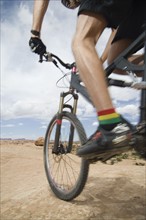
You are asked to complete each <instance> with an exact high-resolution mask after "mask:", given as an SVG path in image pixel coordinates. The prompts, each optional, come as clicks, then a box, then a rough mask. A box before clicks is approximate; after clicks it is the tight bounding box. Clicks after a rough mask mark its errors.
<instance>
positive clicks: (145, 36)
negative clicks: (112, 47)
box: [70, 31, 146, 133]
mask: <svg viewBox="0 0 146 220" xmlns="http://www.w3.org/2000/svg"><path fill="white" fill-rule="evenodd" d="M143 45H144V50H145V55H144V65H142V66H138V65H135V64H132V63H130V62H129V61H128V60H127V58H128V56H129V55H132V54H133V53H134V52H136V51H137V50H138V49H139V48H140V47H141V46H143ZM114 69H120V70H125V71H127V72H128V71H129V72H130V71H132V72H144V74H143V79H142V81H144V82H145V81H146V31H145V32H143V33H142V34H141V35H140V36H139V37H138V38H137V39H136V40H135V41H134V42H133V43H132V44H131V45H130V46H129V47H128V48H127V49H126V50H124V52H122V53H121V54H120V55H119V56H118V57H117V58H116V59H115V61H114V62H113V63H112V64H111V65H109V66H108V67H107V68H106V69H105V72H106V76H107V81H108V85H115V86H119V87H128V86H130V84H129V83H126V82H125V81H121V80H113V79H112V80H111V79H108V76H109V75H110V74H111V73H112V72H113V70H114ZM70 85H71V87H70V88H74V89H76V91H77V92H79V93H80V94H81V95H82V96H83V97H84V98H85V99H86V100H87V101H88V102H89V103H91V104H92V101H91V99H90V97H89V95H88V93H87V90H86V88H85V87H84V86H83V85H81V80H80V77H79V75H77V74H76V73H75V70H73V71H72V76H71V82H70ZM92 105H93V104H92ZM143 122H146V89H142V93H141V104H140V120H139V124H141V123H143ZM145 133H146V128H145Z"/></svg>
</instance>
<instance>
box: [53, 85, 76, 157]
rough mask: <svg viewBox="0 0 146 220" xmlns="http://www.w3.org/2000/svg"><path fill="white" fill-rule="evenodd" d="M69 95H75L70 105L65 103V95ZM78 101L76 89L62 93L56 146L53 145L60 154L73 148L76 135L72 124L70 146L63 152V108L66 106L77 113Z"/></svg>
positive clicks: (57, 120) (55, 151)
mask: <svg viewBox="0 0 146 220" xmlns="http://www.w3.org/2000/svg"><path fill="white" fill-rule="evenodd" d="M68 95H72V97H73V99H74V100H73V104H72V105H69V104H66V103H65V101H64V100H65V97H66V96H68ZM77 103H78V95H77V94H75V93H74V90H72V89H70V90H69V91H68V92H62V93H61V94H60V102H59V111H58V114H57V119H56V124H57V126H56V133H55V140H54V147H53V151H52V152H53V153H55V154H59V153H68V152H70V151H71V149H72V144H73V137H74V126H73V125H72V124H71V125H70V134H69V140H68V146H67V149H66V152H65V151H64V152H63V149H62V150H61V146H62V144H61V141H60V135H61V125H62V116H63V110H64V109H65V108H67V109H69V110H70V111H71V113H72V114H74V115H75V114H76V110H77Z"/></svg>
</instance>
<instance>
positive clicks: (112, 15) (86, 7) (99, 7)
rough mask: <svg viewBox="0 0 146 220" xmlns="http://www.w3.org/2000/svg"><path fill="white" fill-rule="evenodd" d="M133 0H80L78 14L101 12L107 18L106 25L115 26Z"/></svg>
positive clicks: (127, 10) (126, 12)
mask: <svg viewBox="0 0 146 220" xmlns="http://www.w3.org/2000/svg"><path fill="white" fill-rule="evenodd" d="M132 2H133V0H81V5H80V7H79V12H78V14H81V13H82V12H88V11H89V12H93V13H95V14H96V13H97V14H102V15H103V16H104V17H105V19H106V20H107V27H111V28H117V26H119V24H120V23H121V21H122V20H123V19H124V17H125V16H126V15H127V14H128V12H129V11H130V10H131V4H132Z"/></svg>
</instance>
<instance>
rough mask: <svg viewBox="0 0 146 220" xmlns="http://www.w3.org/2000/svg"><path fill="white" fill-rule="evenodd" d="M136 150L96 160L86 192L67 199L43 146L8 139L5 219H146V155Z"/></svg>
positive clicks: (4, 155)
mask: <svg viewBox="0 0 146 220" xmlns="http://www.w3.org/2000/svg"><path fill="white" fill-rule="evenodd" d="M126 155H127V154H126ZM130 155H131V156H124V157H123V158H122V160H121V159H119V158H118V159H114V158H113V159H111V160H109V161H107V163H101V162H97V163H96V164H92V165H90V171H89V177H88V181H87V184H86V186H85V188H84V190H83V192H82V193H81V194H80V195H79V196H78V197H77V198H76V199H74V200H73V201H71V202H65V201H62V200H59V199H58V198H56V197H55V196H54V194H53V193H52V192H51V190H50V187H49V185H48V182H47V179H46V176H45V171H44V165H43V147H41V146H35V144H34V142H33V141H26V140H24V141H19V140H11V141H8V140H7V141H3V140H2V141H1V214H0V215H1V216H0V217H1V218H0V219H1V220H146V161H145V160H144V159H142V158H139V157H137V156H135V154H132V153H131V154H130ZM120 160H121V161H120Z"/></svg>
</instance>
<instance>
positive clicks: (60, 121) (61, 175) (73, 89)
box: [40, 31, 146, 201]
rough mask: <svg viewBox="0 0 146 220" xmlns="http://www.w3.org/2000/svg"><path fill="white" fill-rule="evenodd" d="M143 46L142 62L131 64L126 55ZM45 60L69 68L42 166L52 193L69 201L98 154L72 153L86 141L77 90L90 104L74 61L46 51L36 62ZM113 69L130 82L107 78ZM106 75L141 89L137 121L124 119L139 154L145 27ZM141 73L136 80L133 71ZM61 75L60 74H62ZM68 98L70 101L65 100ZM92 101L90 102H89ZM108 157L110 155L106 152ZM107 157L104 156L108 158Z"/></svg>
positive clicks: (145, 122) (145, 128)
mask: <svg viewBox="0 0 146 220" xmlns="http://www.w3.org/2000/svg"><path fill="white" fill-rule="evenodd" d="M140 48H143V49H144V62H143V64H142V65H135V64H133V63H130V62H129V61H128V57H129V56H130V55H132V54H134V53H136V52H137V51H138V50H139V49H140ZM43 61H48V62H53V64H54V65H55V66H56V67H57V68H59V69H60V65H61V66H63V67H65V68H66V69H69V70H70V80H69V87H68V91H67V92H62V93H61V94H60V102H59V108H58V111H57V112H56V114H55V116H54V117H53V118H52V120H51V121H50V123H49V125H48V128H47V131H46V135H45V142H44V166H45V172H46V176H47V180H48V183H49V185H50V187H51V189H52V191H53V192H54V194H55V195H56V196H57V197H58V198H59V199H62V200H65V201H70V200H72V199H74V198H75V197H77V196H78V195H79V194H80V193H81V192H82V190H83V188H84V186H85V183H86V181H87V178H88V172H89V165H90V163H92V162H96V161H98V160H99V158H98V157H97V158H95V159H92V160H91V161H90V160H85V159H82V158H79V157H78V156H77V155H76V150H77V148H78V147H80V146H81V145H83V144H84V143H85V142H86V141H87V137H86V132H85V129H84V127H83V125H82V123H81V121H80V120H79V119H78V118H77V115H76V111H77V104H78V98H79V96H78V93H80V94H81V95H82V96H83V97H84V98H85V99H86V100H87V101H88V102H89V103H91V104H92V101H91V99H90V96H89V95H88V92H87V90H86V88H85V86H84V85H83V83H82V81H81V79H80V76H79V73H78V70H77V67H76V64H75V62H73V63H71V64H68V63H65V62H63V61H62V60H61V59H60V58H59V57H58V56H56V55H54V54H52V53H46V54H44V55H43V56H40V62H43ZM114 69H121V70H125V71H126V72H127V74H129V75H130V77H131V82H126V81H123V80H117V79H113V78H110V74H111V73H112V72H113V71H114ZM105 72H106V79H107V83H108V85H109V86H111V85H112V86H118V87H130V88H133V89H140V90H141V103H140V119H139V122H138V123H137V125H132V124H131V123H130V122H128V121H126V120H125V119H124V118H123V120H125V121H126V122H127V123H128V124H129V126H130V128H131V130H132V132H133V134H134V135H135V136H136V139H137V143H136V145H135V149H136V150H137V151H138V152H139V153H140V154H141V155H143V156H145V155H146V148H145V145H146V31H144V32H143V33H142V34H141V35H140V36H139V37H138V38H137V39H136V40H135V41H134V42H133V43H132V44H131V45H130V46H129V47H128V48H127V49H126V50H124V51H123V52H122V53H121V54H120V55H119V56H118V57H117V58H116V59H115V60H114V62H113V63H112V64H111V65H109V66H108V67H107V68H106V69H105ZM138 72H141V73H142V74H143V77H142V80H141V81H140V82H139V81H138V80H137V77H136V75H135V74H136V73H138ZM67 76H68V74H65V75H64V77H67ZM64 77H62V78H64ZM70 99H72V103H71V104H70V102H69V100H70ZM92 105H93V104H92ZM109 157H110V155H109ZM109 157H107V158H105V159H104V160H107V159H109Z"/></svg>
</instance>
